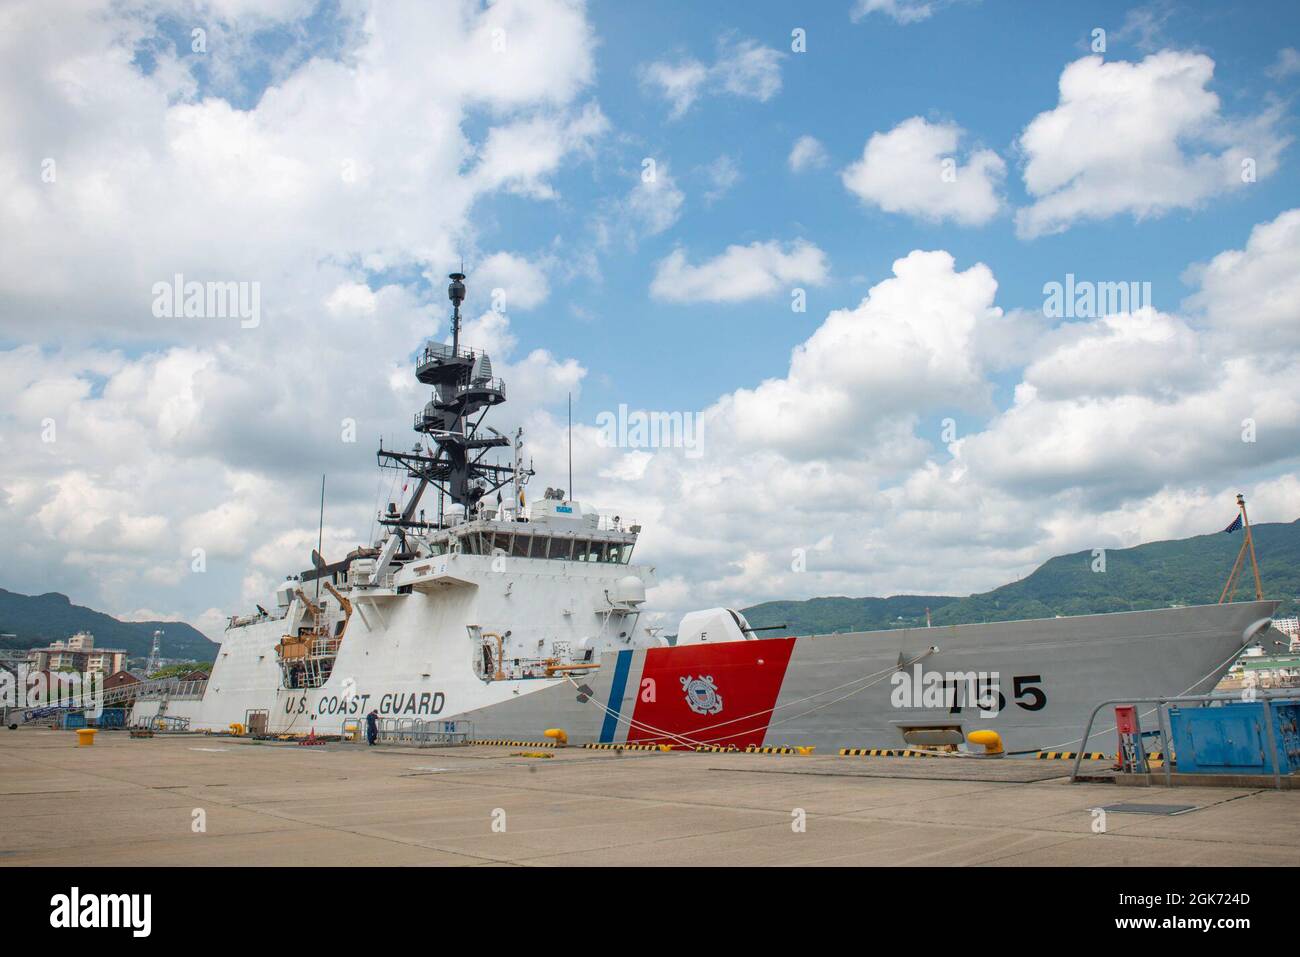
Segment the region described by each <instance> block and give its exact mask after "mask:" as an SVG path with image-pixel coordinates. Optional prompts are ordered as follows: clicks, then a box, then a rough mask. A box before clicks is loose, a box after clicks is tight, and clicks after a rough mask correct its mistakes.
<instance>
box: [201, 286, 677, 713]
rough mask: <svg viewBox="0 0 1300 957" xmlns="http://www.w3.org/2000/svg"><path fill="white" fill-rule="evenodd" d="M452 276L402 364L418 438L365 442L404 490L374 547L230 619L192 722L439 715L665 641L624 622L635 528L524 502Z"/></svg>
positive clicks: (501, 391) (550, 492)
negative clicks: (435, 336) (446, 322)
mask: <svg viewBox="0 0 1300 957" xmlns="http://www.w3.org/2000/svg"><path fill="white" fill-rule="evenodd" d="M450 278H451V283H450V286H449V288H448V296H449V298H450V300H451V303H452V319H451V336H450V341H449V342H445V343H444V342H429V343H427V344H426V345H425V346H424V347H423V348H422V349H421V350H420V351H419V353H418V354H417V356H416V359H415V370H414V371H415V376H416V378H417V379H418V380H419V381H420V382H421V383H423V384H425V385H428V386H430V387H431V396H430V399H429V401H428V403H427V404H426V405H425V406H424V407H423V408H421V409H420V410H419V411H418V412H417V413H416V414H415V421H414V428H415V432H416V433H417V435H418V436H419V438H420V441H419V442H418V443H417V444H415V445H414V447H413V448H412V449H410V450H409V451H398V450H394V449H386V448H383V447H382V445H381V447H380V449H379V451H378V453H377V455H378V461H379V464H380V466H381V467H383V468H387V469H394V470H397V471H398V472H399V473H400V475H401V477H402V478H403V479H404V481H405V485H404V488H407V489H409V494H406V495H404V497H403V500H402V501H394V502H389V503H387V507H386V509H384V510H383V511H382V513H381V514H380V515H379V516H378V525H379V527H380V528H381V529H382V535H381V537H380V538H379V539H378V540H377V541H375V542H373V543H370V544H368V545H363V546H360V547H358V548H355V549H353V550H352V552H351V553H349V554H348V555H347V556H346V557H345V558H344V559H343V560H341V561H337V562H334V563H330V562H327V561H325V560H324V559H323V558H322V557H321V556H320V555H318V554H313V568H311V569H309V570H306V571H303V572H301V573H300V574H298V575H294V576H291V577H290V578H288V579H287V580H286V581H284V582H283V583H281V585H280V586H279V587H278V588H277V590H276V595H275V601H274V603H273V604H274V608H273V609H271V610H268V609H265V608H262V607H261V606H259V609H258V614H256V615H252V616H247V617H235V618H232V619H231V621H230V624H229V627H228V628H227V631H226V634H225V640H224V641H223V643H222V646H221V651H220V652H219V653H218V657H217V661H216V663H215V665H214V668H213V673H212V678H211V680H210V682H209V688H208V693H207V694H206V695H205V697H204V701H203V703H202V706H201V707H200V708H199V710H198V713H197V714H196V715H195V719H194V723H195V726H196V727H207V728H219V729H224V728H225V727H227V726H228V725H229V724H231V723H238V724H241V725H244V726H246V727H254V728H257V727H265V728H266V730H268V731H292V730H295V729H297V730H306V729H307V728H308V727H309V726H310V727H314V726H320V725H323V724H327V723H328V724H331V725H332V724H333V723H336V718H337V716H338V715H354V714H364V713H368V711H369V710H371V709H372V708H373V709H374V710H378V711H379V712H380V713H381V714H382V715H385V716H390V715H419V716H426V717H427V716H434V715H447V714H450V713H454V712H453V711H452V710H451V709H455V711H461V710H468V709H470V708H472V707H478V706H482V705H484V704H489V703H491V702H492V701H494V700H497V699H503V698H506V697H517V696H518V695H521V694H524V693H527V692H528V691H531V690H536V689H537V688H538V687H540V686H543V685H545V684H547V683H556V682H560V681H562V680H564V678H563V676H565V675H567V674H576V673H581V672H583V671H586V670H592V669H595V668H597V667H598V665H599V661H600V656H601V655H602V654H603V653H604V652H608V651H617V650H622V649H628V648H645V647H652V646H657V645H660V644H663V643H664V642H663V640H662V639H660V638H657V637H656V636H655V634H653V633H652V631H651V630H650V629H648V628H646V627H644V626H643V625H641V623H640V615H641V608H642V606H643V605H644V603H645V600H646V589H647V588H648V587H650V586H652V585H653V583H654V569H653V568H648V567H645V566H640V565H633V564H632V554H633V550H634V548H635V546H636V541H637V536H638V534H639V532H640V531H641V529H640V526H639V525H637V524H635V523H634V522H630V521H625V520H624V519H623V518H622V517H621V516H617V515H614V516H605V515H601V514H600V513H598V512H596V511H595V510H592V509H589V508H587V507H585V506H584V505H583V504H582V503H581V502H578V501H574V500H572V499H571V498H569V497H568V496H567V495H566V493H565V491H564V490H563V489H558V488H547V489H546V490H545V492H544V493H543V494H542V495H541V496H540V497H538V498H536V499H534V500H533V501H531V502H529V501H528V495H527V491H526V489H527V487H528V483H529V480H530V479H531V478H532V476H533V474H534V470H533V469H532V467H531V466H525V464H524V461H523V435H522V430H516V431H515V434H514V435H513V436H506V435H503V434H502V433H500V432H498V431H497V430H495V429H493V428H491V427H490V426H488V425H486V423H485V419H486V417H487V415H488V413H489V412H490V411H491V410H492V409H493V408H494V407H496V406H499V405H501V404H502V403H504V402H505V401H506V384H505V382H504V381H502V379H501V378H499V377H497V376H495V375H494V374H493V370H492V361H491V358H490V357H489V356H488V354H487V353H485V352H482V351H478V350H475V349H474V348H472V347H466V346H463V345H462V344H461V342H460V331H461V316H460V309H461V303H462V302H463V301H464V299H465V291H466V289H465V276H464V275H463V274H462V273H453V274H452V275H451V277H450ZM503 452H504V453H505V454H506V460H505V461H501V460H500V458H501V454H502V453H503Z"/></svg>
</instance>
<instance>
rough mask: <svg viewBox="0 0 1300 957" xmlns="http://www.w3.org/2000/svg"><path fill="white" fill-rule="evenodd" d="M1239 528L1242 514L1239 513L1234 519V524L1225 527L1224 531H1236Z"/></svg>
mask: <svg viewBox="0 0 1300 957" xmlns="http://www.w3.org/2000/svg"><path fill="white" fill-rule="evenodd" d="M1239 528H1241V516H1240V515H1238V516H1237V517H1236V518H1234V519H1233V520H1232V524H1231V525H1229V526H1228V527H1227V528H1225V529H1224V531H1225V532H1235V531H1236V530H1237V529H1239Z"/></svg>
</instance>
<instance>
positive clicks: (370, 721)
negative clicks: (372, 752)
mask: <svg viewBox="0 0 1300 957" xmlns="http://www.w3.org/2000/svg"><path fill="white" fill-rule="evenodd" d="M377 737H379V712H378V711H371V712H370V713H369V714H368V715H366V744H368V745H370V746H371V747H374V744H375V738H377Z"/></svg>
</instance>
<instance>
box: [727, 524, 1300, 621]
mask: <svg viewBox="0 0 1300 957" xmlns="http://www.w3.org/2000/svg"><path fill="white" fill-rule="evenodd" d="M1254 532H1255V553H1256V555H1257V556H1258V558H1259V569H1260V577H1261V579H1262V580H1263V583H1264V596H1265V597H1266V598H1276V599H1279V600H1281V601H1282V607H1281V608H1280V609H1279V612H1278V613H1279V614H1282V615H1294V614H1296V610H1297V608H1298V607H1300V521H1295V522H1291V523H1289V524H1283V523H1275V524H1266V525H1256V526H1255V527H1254ZM1241 541H1242V536H1241V533H1240V532H1237V533H1234V534H1232V535H1225V534H1224V533H1222V532H1216V533H1214V534H1211V535H1198V536H1196V537H1195V538H1184V539H1180V540H1177V541H1169V542H1150V543H1148V544H1146V545H1138V546H1136V547H1134V548H1121V549H1107V550H1106V555H1105V557H1106V570H1105V571H1104V572H1094V571H1093V570H1092V565H1093V555H1092V552H1091V551H1085V552H1075V553H1074V554H1071V555H1060V556H1057V557H1056V558H1052V559H1049V560H1048V561H1047V562H1045V563H1043V564H1042V565H1040V566H1039V567H1038V569H1037V570H1035V571H1034V572H1033V574H1031V575H1028V576H1027V577H1025V578H1022V579H1021V580H1020V581H1017V582H1012V583H1011V584H1008V585H1003V586H1001V587H1000V588H995V589H993V590H992V591H989V592H984V593H982V594H978V595H970V596H969V597H966V598H954V597H941V596H912V595H896V596H894V597H892V598H812V599H809V600H807V601H770V602H764V603H763V604H760V605H755V606H754V607H752V608H746V609H745V610H744V612H745V616H746V617H747V618H748V619H749V621H750V624H752V625H754V626H760V625H773V624H786V623H788V624H789V626H790V629H789V630H790V633H791V634H802V635H806V634H820V633H825V632H834V631H870V630H872V629H877V628H902V627H913V626H919V625H924V624H925V609H926V608H927V607H928V608H929V609H930V612H931V619H932V621H933V622H934V624H936V625H955V624H968V623H971V622H980V621H1008V620H1012V619H1017V618H1050V617H1052V616H1053V615H1087V614H1095V613H1099V612H1112V611H1137V610H1140V609H1144V608H1162V607H1165V606H1168V605H1206V604H1212V603H1214V602H1216V601H1218V600H1219V592H1220V591H1221V590H1222V589H1223V583H1224V582H1225V581H1226V580H1227V578H1228V572H1229V571H1230V570H1231V568H1232V563H1233V560H1234V559H1235V558H1236V557H1237V550H1238V549H1239V548H1240V547H1241ZM1254 587H1255V586H1254V580H1253V578H1252V576H1251V572H1250V568H1249V566H1247V567H1246V569H1245V570H1244V571H1243V573H1242V580H1241V585H1240V586H1239V587H1238V589H1237V597H1238V598H1239V599H1241V598H1247V597H1250V596H1251V595H1253V594H1254Z"/></svg>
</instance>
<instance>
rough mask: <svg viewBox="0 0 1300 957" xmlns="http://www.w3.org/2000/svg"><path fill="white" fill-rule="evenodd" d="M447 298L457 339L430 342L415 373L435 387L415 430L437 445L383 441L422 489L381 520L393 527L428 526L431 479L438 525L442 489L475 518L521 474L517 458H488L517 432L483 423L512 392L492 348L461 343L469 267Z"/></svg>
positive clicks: (386, 459) (388, 458)
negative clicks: (395, 446) (425, 509)
mask: <svg viewBox="0 0 1300 957" xmlns="http://www.w3.org/2000/svg"><path fill="white" fill-rule="evenodd" d="M448 278H449V279H450V280H451V283H450V284H449V285H448V286H447V298H448V299H450V300H451V305H452V314H451V344H450V345H448V344H446V343H440V342H430V343H427V344H426V345H425V347H424V349H423V351H422V352H421V353H420V355H419V356H418V357H417V358H416V363H415V376H416V378H417V379H419V380H420V382H422V383H424V384H425V385H428V386H432V387H433V394H432V396H431V398H430V400H429V402H428V404H427V405H425V407H424V408H423V409H421V410H420V411H419V412H417V413H416V414H415V425H414V428H415V431H416V432H418V433H421V434H422V435H425V436H428V438H429V439H431V440H432V441H433V443H434V444H435V445H436V446H437V451H436V452H434V453H433V454H425V453H424V452H423V451H421V449H420V448H419V447H418V446H417V447H416V448H415V449H414V450H413V451H411V452H395V451H390V450H388V449H385V448H383V447H382V446H381V447H380V449H379V452H378V453H377V454H378V458H379V464H380V466H382V467H384V468H394V469H400V470H404V471H405V472H406V473H407V475H409V476H410V477H412V478H414V479H416V480H417V484H416V487H415V491H414V493H412V495H411V499H410V501H409V502H407V504H406V506H405V508H404V509H403V510H402V512H401V514H400V515H397V514H394V513H393V512H391V511H390V513H389V514H388V515H386V516H381V517H380V519H379V521H380V523H381V524H383V525H386V526H388V527H390V528H397V529H399V530H400V529H403V528H410V527H422V528H423V527H427V526H428V525H429V524H430V523H427V522H423V521H417V520H416V518H415V516H416V510H417V508H418V507H419V502H420V498H421V497H422V496H423V494H424V492H425V491H426V490H427V489H428V487H429V486H430V485H434V486H435V487H436V488H437V489H438V491H439V501H440V507H439V509H438V519H437V521H436V522H435V523H433V524H436V525H437V526H440V527H441V526H442V525H443V524H444V521H443V514H442V508H441V500H442V497H443V496H445V497H446V498H450V499H451V501H452V503H453V504H454V505H459V506H461V507H462V508H463V509H464V510H465V516H466V517H467V518H468V517H469V516H471V515H472V514H473V512H474V510H475V509H476V508H477V507H478V504H479V501H480V500H481V499H483V498H484V497H485V496H486V495H488V494H490V493H492V492H495V491H499V490H500V489H501V488H503V487H504V486H506V485H507V484H510V483H511V482H515V483H516V484H517V483H518V481H519V475H520V474H527V475H532V470H531V469H529V470H526V471H524V472H522V473H521V470H520V469H519V468H518V466H517V464H515V463H512V464H511V465H496V464H492V463H488V462H485V461H484V458H485V456H487V455H488V454H489V453H490V452H491V450H492V449H495V448H500V447H505V446H510V445H511V444H512V443H511V441H510V439H509V438H507V437H506V436H504V435H502V434H501V433H500V432H497V431H496V430H495V429H493V428H491V427H490V426H489V427H486V433H485V432H483V431H480V429H481V428H482V427H483V420H484V418H485V417H486V416H487V412H488V410H489V409H491V408H492V407H493V406H496V405H500V404H502V403H503V402H505V400H506V393H505V383H504V382H502V381H501V380H500V379H498V378H494V377H493V375H492V360H491V359H490V358H488V356H487V354H486V353H482V352H479V353H476V352H475V351H474V350H472V349H462V348H461V345H460V324H461V316H460V306H461V303H463V302H464V301H465V274H464V273H461V272H454V273H451V275H450V276H449V277H448Z"/></svg>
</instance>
